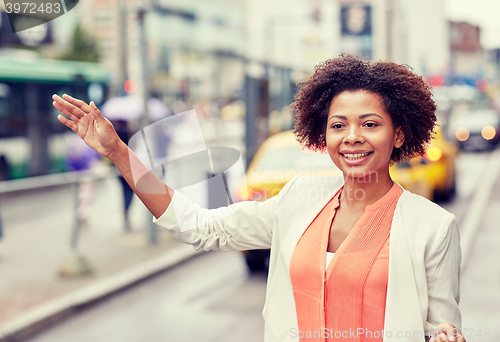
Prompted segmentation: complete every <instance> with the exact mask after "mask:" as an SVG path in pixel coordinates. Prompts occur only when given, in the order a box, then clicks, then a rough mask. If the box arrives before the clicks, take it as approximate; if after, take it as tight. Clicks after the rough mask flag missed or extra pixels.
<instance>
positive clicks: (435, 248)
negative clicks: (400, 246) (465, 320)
mask: <svg viewBox="0 0 500 342" xmlns="http://www.w3.org/2000/svg"><path fill="white" fill-rule="evenodd" d="M461 260H462V253H461V249H460V234H459V230H458V225H457V221H456V218H455V215H453V214H451V213H449V214H448V215H447V216H446V217H445V219H444V220H443V222H442V223H441V226H440V228H439V231H438V232H437V235H436V238H435V240H434V242H433V244H432V247H431V249H430V251H429V254H428V255H427V257H426V273H427V286H428V297H429V306H428V315H427V322H428V324H430V325H432V326H434V327H436V329H435V330H439V329H440V327H442V324H449V325H451V326H452V327H453V328H455V327H456V328H457V329H460V328H461V324H462V317H461V314H460V309H459V307H458V304H459V302H460V264H461ZM442 322H450V323H442ZM426 329H427V328H426ZM426 332H427V331H426ZM432 332H433V331H431V333H432ZM439 332H440V333H441V331H439ZM449 336H450V335H449ZM431 341H432V339H431ZM436 341H441V340H440V339H437V340H436ZM442 341H447V340H445V339H443V340H442ZM451 341H453V340H451Z"/></svg>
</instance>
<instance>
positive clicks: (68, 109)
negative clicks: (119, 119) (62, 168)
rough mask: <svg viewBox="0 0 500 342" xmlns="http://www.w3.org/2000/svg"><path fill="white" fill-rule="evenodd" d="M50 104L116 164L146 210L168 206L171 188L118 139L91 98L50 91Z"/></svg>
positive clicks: (156, 211)
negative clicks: (87, 100) (137, 181)
mask: <svg viewBox="0 0 500 342" xmlns="http://www.w3.org/2000/svg"><path fill="white" fill-rule="evenodd" d="M52 98H53V99H54V102H53V105H54V107H55V108H56V109H57V110H59V111H60V112H61V113H62V114H64V115H65V116H67V117H68V118H69V119H70V120H68V119H67V118H65V117H64V116H62V115H59V116H58V117H57V118H58V119H59V121H60V122H61V123H63V124H64V125H66V126H67V127H69V128H70V129H72V130H73V131H74V132H75V133H77V134H78V136H80V138H81V139H82V140H83V141H84V142H85V143H86V144H87V145H89V146H90V147H91V148H93V149H94V150H96V151H97V152H98V153H99V154H100V155H101V156H103V157H106V158H108V159H109V160H111V162H113V164H115V166H116V167H117V168H118V170H119V171H120V173H121V174H122V176H123V178H125V180H126V181H127V183H128V184H129V185H130V187H131V188H132V190H134V192H135V194H136V195H137V197H139V199H140V200H141V201H142V202H143V203H144V205H145V206H146V207H147V208H148V210H149V211H150V212H151V213H152V214H153V215H154V217H156V218H158V217H160V216H161V214H162V213H164V212H165V210H166V209H167V208H168V206H169V204H170V201H171V198H172V196H173V189H171V188H169V187H168V186H167V185H166V184H165V183H163V182H162V181H161V180H160V179H159V178H158V177H156V176H155V175H154V173H152V172H150V170H149V169H148V168H147V167H146V166H145V165H144V164H143V163H142V162H141V161H140V159H139V158H138V157H137V156H136V155H135V154H134V153H133V152H132V150H130V149H129V148H128V146H127V145H126V144H125V143H124V142H123V141H121V140H120V138H119V137H118V135H117V134H116V131H115V129H114V127H113V125H112V124H111V122H110V121H109V120H108V119H106V118H105V117H104V116H103V115H102V114H101V112H100V110H99V109H97V108H96V106H95V104H94V102H91V103H90V105H87V104H86V103H85V102H83V101H81V100H78V99H75V98H73V97H71V96H69V95H66V94H64V95H63V98H61V97H59V96H57V95H53V96H52ZM132 170H133V174H134V175H135V176H136V178H137V175H141V183H140V184H141V191H138V190H137V187H136V182H135V181H134V176H133V174H132Z"/></svg>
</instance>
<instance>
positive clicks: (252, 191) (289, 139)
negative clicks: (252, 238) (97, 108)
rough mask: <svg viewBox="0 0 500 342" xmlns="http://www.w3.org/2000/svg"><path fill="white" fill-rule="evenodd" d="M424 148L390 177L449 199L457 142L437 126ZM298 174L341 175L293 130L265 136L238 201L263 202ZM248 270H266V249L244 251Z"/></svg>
mask: <svg viewBox="0 0 500 342" xmlns="http://www.w3.org/2000/svg"><path fill="white" fill-rule="evenodd" d="M436 133H437V134H436V136H435V138H434V139H433V140H432V142H431V144H430V145H429V147H428V148H427V152H426V155H425V157H419V158H414V159H412V160H411V161H409V162H403V163H395V164H394V165H392V166H391V167H390V168H389V172H390V174H391V177H392V178H393V179H394V180H395V181H396V182H398V183H399V184H401V186H402V187H403V188H405V189H407V190H409V191H411V192H413V193H416V194H419V195H422V196H424V197H427V198H428V199H430V200H433V199H434V198H436V199H438V198H442V199H450V198H451V197H453V195H454V193H455V188H456V183H455V181H456V178H455V159H456V156H457V152H458V147H457V145H456V144H454V143H452V142H449V141H447V140H445V138H444V136H443V133H442V131H441V129H440V128H439V127H437V129H436ZM299 173H303V174H309V175H322V176H342V172H341V171H340V170H339V169H338V168H337V166H336V165H335V164H334V163H333V161H332V160H331V159H330V156H329V154H328V153H319V152H313V151H310V150H307V149H303V148H302V147H301V145H300V144H299V142H298V141H297V139H296V137H295V135H294V134H293V132H292V131H286V132H281V133H278V134H275V135H273V136H271V137H270V138H269V139H267V140H266V141H265V142H264V143H263V144H262V146H261V147H260V148H259V150H258V151H257V153H256V155H255V157H254V159H253V161H252V163H251V164H250V166H249V168H248V171H247V174H246V181H247V186H246V187H244V188H241V189H240V191H239V200H240V201H241V200H255V201H264V200H266V199H268V198H271V197H273V196H275V195H277V194H278V193H279V192H280V190H281V189H282V188H283V186H284V185H285V184H286V183H287V182H288V181H289V180H291V179H292V178H293V177H294V176H296V175H297V174H299ZM244 253H245V258H246V262H247V265H248V267H249V269H250V270H252V271H256V270H265V269H267V266H268V263H269V251H268V250H252V251H245V252H244Z"/></svg>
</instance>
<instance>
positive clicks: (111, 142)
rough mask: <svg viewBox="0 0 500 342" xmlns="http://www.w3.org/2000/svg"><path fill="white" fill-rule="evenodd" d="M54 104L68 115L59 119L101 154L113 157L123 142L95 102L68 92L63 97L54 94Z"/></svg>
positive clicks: (59, 116)
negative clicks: (76, 97) (75, 96)
mask: <svg viewBox="0 0 500 342" xmlns="http://www.w3.org/2000/svg"><path fill="white" fill-rule="evenodd" d="M52 99H53V100H54V102H53V103H52V105H53V106H54V107H55V108H56V109H57V110H58V111H60V112H61V113H62V114H64V115H65V116H67V117H68V118H69V119H70V120H68V119H67V118H65V117H64V116H62V115H58V116H57V119H58V120H59V121H60V122H61V123H63V124H64V125H66V126H67V127H69V128H71V129H72V130H73V131H74V132H75V133H76V134H78V136H80V138H82V140H83V141H84V142H85V143H86V144H87V145H89V146H90V147H91V148H93V149H94V150H95V151H96V152H97V153H99V154H100V155H101V156H103V157H106V158H109V159H111V155H112V154H113V153H114V152H115V151H116V150H117V149H118V148H119V147H120V144H123V142H122V141H121V140H120V138H119V137H118V135H117V134H116V131H115V129H114V127H113V125H112V124H111V122H110V121H109V120H108V119H106V118H105V117H104V116H102V114H101V112H100V111H99V109H97V107H96V106H95V104H94V102H90V104H89V105H88V104H86V103H85V102H83V101H81V100H78V99H75V98H73V97H71V96H69V95H67V94H64V95H63V98H61V97H59V96H57V95H55V94H54V95H53V96H52Z"/></svg>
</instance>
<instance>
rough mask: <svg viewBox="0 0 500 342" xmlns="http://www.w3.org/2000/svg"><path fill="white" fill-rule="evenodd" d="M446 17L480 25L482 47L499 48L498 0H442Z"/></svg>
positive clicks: (499, 22) (499, 7) (499, 11)
mask: <svg viewBox="0 0 500 342" xmlns="http://www.w3.org/2000/svg"><path fill="white" fill-rule="evenodd" d="M444 5H445V11H446V14H447V16H448V19H450V20H453V21H467V22H469V23H471V24H474V25H479V26H480V27H481V43H482V45H483V48H485V49H492V48H500V0H444Z"/></svg>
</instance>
